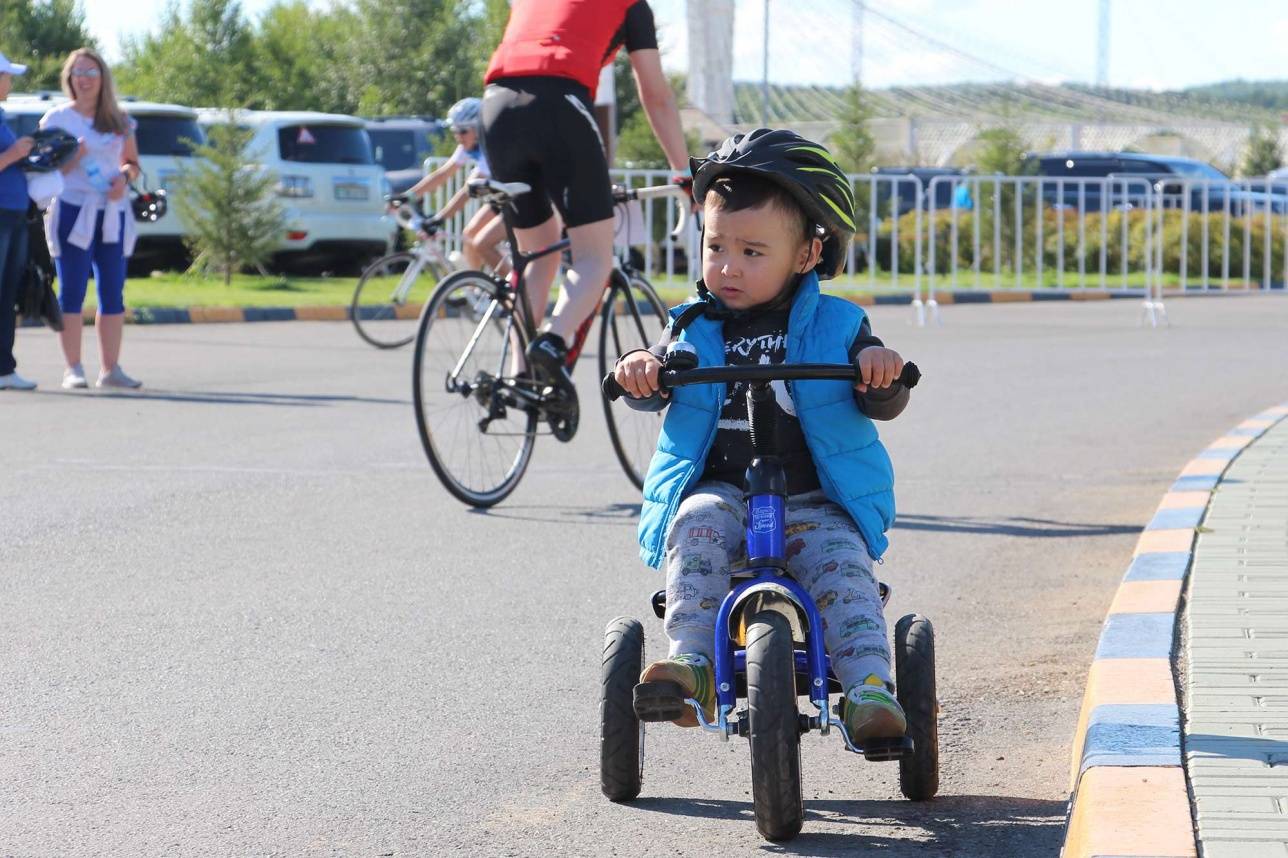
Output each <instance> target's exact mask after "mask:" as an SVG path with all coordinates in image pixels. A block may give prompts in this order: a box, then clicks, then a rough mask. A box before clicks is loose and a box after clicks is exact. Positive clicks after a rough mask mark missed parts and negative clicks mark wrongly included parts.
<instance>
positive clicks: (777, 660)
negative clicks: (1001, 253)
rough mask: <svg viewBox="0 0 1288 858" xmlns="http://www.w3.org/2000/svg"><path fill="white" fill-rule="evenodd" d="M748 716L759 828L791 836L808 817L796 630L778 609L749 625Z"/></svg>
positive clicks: (773, 836)
mask: <svg viewBox="0 0 1288 858" xmlns="http://www.w3.org/2000/svg"><path fill="white" fill-rule="evenodd" d="M747 717H748V719H749V720H750V725H749V726H750V731H749V733H748V735H749V736H750V738H751V797H752V804H753V805H754V806H755V811H756V828H758V829H759V830H760V833H761V834H762V835H763V836H764V837H765V839H766V840H790V839H791V838H793V837H795V836H796V835H797V834H799V833H800V830H801V824H802V823H803V822H804V819H805V807H804V804H803V803H802V801H801V734H800V719H799V716H798V713H797V710H796V659H795V655H794V654H793V646H792V629H791V625H790V624H789V623H788V622H787V618H786V617H784V616H783V615H782V614H780V613H778V612H777V611H761V612H760V613H758V614H756V615H755V616H754V617H752V620H751V623H750V624H748V626H747Z"/></svg>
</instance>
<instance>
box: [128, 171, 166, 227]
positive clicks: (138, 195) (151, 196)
mask: <svg viewBox="0 0 1288 858" xmlns="http://www.w3.org/2000/svg"><path fill="white" fill-rule="evenodd" d="M140 177H141V178H142V180H143V187H142V188H139V187H136V186H134V185H130V208H131V209H132V210H133V211H134V219H135V220H136V221H139V222H140V223H156V222H157V221H159V220H161V218H163V217H165V213H166V211H168V210H169V208H170V204H169V203H168V202H167V201H166V193H165V189H164V188H157V189H156V190H155V191H149V190H147V176H146V175H143V174H142V173H141V174H140Z"/></svg>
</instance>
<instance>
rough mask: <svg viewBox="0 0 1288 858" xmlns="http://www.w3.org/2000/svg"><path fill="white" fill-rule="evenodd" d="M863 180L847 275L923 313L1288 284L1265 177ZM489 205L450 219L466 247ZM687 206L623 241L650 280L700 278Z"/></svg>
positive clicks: (1280, 200) (1151, 315) (455, 243)
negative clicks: (467, 235)
mask: <svg viewBox="0 0 1288 858" xmlns="http://www.w3.org/2000/svg"><path fill="white" fill-rule="evenodd" d="M439 163H441V160H440V161H439ZM669 176H670V173H669V171H664V170H613V171H612V179H613V181H614V182H615V183H618V184H623V185H627V186H630V187H640V186H643V185H650V184H661V183H665V182H666V181H668V179H669ZM463 180H464V173H460V174H458V175H457V176H453V177H451V178H450V179H449V180H448V182H447V183H446V184H445V185H444V187H443V188H442V189H440V191H439V192H438V194H436V196H435V199H434V200H433V201H432V205H433V207H434V208H439V207H441V206H442V205H443V204H444V203H445V202H446V200H447V198H448V197H449V196H450V195H451V194H452V193H454V192H455V190H456V189H457V188H458V187H459V186H460V182H461V181H463ZM850 188H851V191H852V193H853V194H854V198H855V209H856V211H857V213H858V222H857V223H856V227H857V231H856V235H855V240H854V242H853V243H852V244H851V246H850V248H849V251H848V255H847V259H846V266H845V271H844V272H843V274H842V276H841V278H839V280H840V282H839V283H838V284H837V286H838V287H839V288H841V289H847V288H850V289H855V288H857V289H860V290H863V291H866V292H871V293H877V294H894V295H899V296H902V297H904V298H906V299H907V300H908V302H909V303H910V304H911V305H912V307H913V311H914V313H915V321H916V322H917V323H919V324H922V323H925V322H926V321H927V320H931V321H933V320H935V319H937V315H938V304H939V296H941V295H943V294H944V293H948V292H951V293H956V294H958V295H960V294H961V293H970V292H972V291H981V292H982V291H983V290H991V291H1002V292H1010V291H1013V292H1029V293H1035V294H1042V293H1048V294H1049V293H1057V292H1058V293H1078V292H1091V291H1096V292H1100V291H1110V292H1115V293H1119V294H1130V295H1139V296H1140V297H1141V299H1142V304H1141V306H1142V312H1143V314H1144V316H1145V317H1146V319H1147V320H1148V321H1150V322H1151V323H1153V324H1157V323H1159V322H1160V321H1162V320H1164V319H1165V314H1164V311H1163V304H1162V301H1163V297H1164V295H1165V294H1166V293H1167V292H1169V291H1172V292H1174V291H1185V292H1193V291H1204V292H1212V291H1221V290H1236V289H1251V288H1259V289H1283V288H1285V284H1286V283H1288V194H1285V193H1282V192H1280V191H1281V190H1282V189H1280V191H1277V190H1276V189H1275V188H1274V186H1272V185H1269V184H1268V183H1264V182H1261V183H1259V182H1256V181H1242V182H1239V181H1233V180H1227V179H1217V178H1211V179H1209V178H1201V177H1182V176H1163V177H1160V176H1156V175H1150V176H1138V175H1126V174H1124V175H1118V176H1110V177H1104V178H1101V177H1088V178H1053V177H1047V176H981V175H961V176H958V175H948V176H936V177H934V178H933V179H931V180H930V181H929V182H923V181H922V180H921V179H920V178H919V177H918V176H916V175H912V174H900V175H895V174H880V173H873V174H857V175H852V176H851V177H850ZM475 206H476V204H475V203H473V202H471V203H470V204H469V205H467V207H466V211H465V212H464V213H462V214H460V215H458V216H457V217H456V218H454V219H453V220H452V221H451V222H450V223H449V224H448V230H447V241H448V243H449V245H450V246H451V247H452V248H458V247H459V243H460V233H461V231H462V230H463V228H464V224H465V223H466V221H467V218H468V217H469V216H470V214H471V213H472V212H473V210H474V208H475ZM658 206H662V208H660V209H659V208H658ZM675 216H676V213H675V210H674V206H673V205H672V204H671V203H670V202H669V201H667V200H651V201H647V202H644V203H639V204H634V205H633V206H632V207H631V208H630V210H629V211H628V212H627V217H626V218H625V219H624V220H622V221H621V222H620V223H619V228H618V235H619V242H618V243H619V245H621V246H622V247H631V248H633V249H635V251H637V252H639V253H640V254H641V255H642V257H643V267H644V270H645V271H646V272H647V274H648V275H649V276H650V277H658V278H659V279H661V278H662V277H663V276H664V277H665V278H666V285H673V286H681V285H683V286H688V285H689V284H691V283H692V281H693V279H695V278H696V277H697V276H698V271H697V268H698V259H699V258H700V254H699V250H700V248H699V241H698V238H699V235H698V228H697V225H696V224H695V223H694V222H693V220H692V219H691V220H690V223H689V226H688V228H687V230H686V233H685V234H684V235H682V236H680V237H679V238H678V239H673V238H672V237H671V231H672V229H673V227H674V225H675Z"/></svg>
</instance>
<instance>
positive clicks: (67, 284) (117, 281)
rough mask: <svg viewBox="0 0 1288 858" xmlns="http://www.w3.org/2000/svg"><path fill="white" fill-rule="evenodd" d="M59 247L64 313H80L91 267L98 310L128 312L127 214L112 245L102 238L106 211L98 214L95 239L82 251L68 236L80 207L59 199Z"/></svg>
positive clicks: (105, 313)
mask: <svg viewBox="0 0 1288 858" xmlns="http://www.w3.org/2000/svg"><path fill="white" fill-rule="evenodd" d="M58 206H59V209H58V248H59V256H58V258H57V259H55V260H54V267H55V269H56V270H57V271H58V305H59V306H60V307H62V310H63V313H64V314H67V313H73V314H75V315H77V316H79V315H80V313H81V308H82V307H83V306H84V304H85V290H86V289H87V288H88V286H89V276H90V270H91V269H92V270H93V273H94V283H95V285H96V286H97V287H98V312H99V315H103V316H114V315H118V314H120V313H124V312H125V214H124V212H122V213H121V214H120V218H121V232H120V235H121V238H120V239H119V240H118V241H116V242H115V243H113V244H106V243H104V241H103V212H101V211H100V212H99V213H98V220H97V221H96V222H95V224H94V240H93V241H91V242H90V245H89V247H88V248H87V249H84V250H82V249H81V248H79V247H76V246H75V245H73V244H71V243H70V242H69V241H68V240H67V237H68V236H69V235H70V234H71V231H72V226H74V225H75V223H76V218H77V217H78V216H79V215H80V206H74V205H72V204H70V203H65V202H63V201H62V200H59V201H58Z"/></svg>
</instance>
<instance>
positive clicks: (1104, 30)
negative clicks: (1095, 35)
mask: <svg viewBox="0 0 1288 858" xmlns="http://www.w3.org/2000/svg"><path fill="white" fill-rule="evenodd" d="M1108 86H1109V0H1100V38H1099V40H1098V41H1097V43H1096V87H1097V88H1099V89H1105V88H1106V87H1108Z"/></svg>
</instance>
